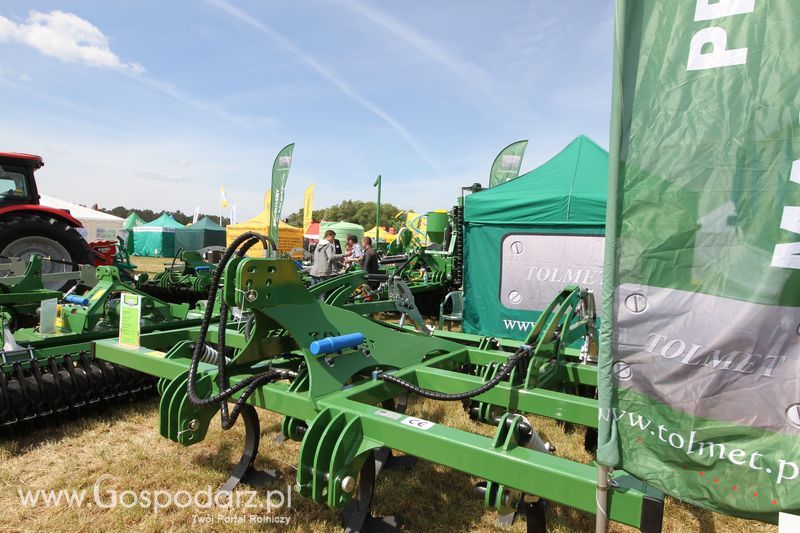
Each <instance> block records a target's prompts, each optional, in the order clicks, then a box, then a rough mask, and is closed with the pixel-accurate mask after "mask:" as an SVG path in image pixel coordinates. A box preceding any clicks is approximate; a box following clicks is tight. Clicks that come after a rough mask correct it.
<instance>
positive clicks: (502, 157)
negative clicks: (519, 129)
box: [489, 141, 528, 187]
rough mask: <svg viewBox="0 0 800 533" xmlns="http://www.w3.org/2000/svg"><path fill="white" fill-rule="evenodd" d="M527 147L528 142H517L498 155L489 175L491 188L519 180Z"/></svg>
mask: <svg viewBox="0 0 800 533" xmlns="http://www.w3.org/2000/svg"><path fill="white" fill-rule="evenodd" d="M527 147H528V141H517V142H515V143H511V144H509V145H508V146H506V147H505V148H503V149H502V150H501V151H500V153H499V154H497V157H496V158H495V159H494V163H492V170H491V173H490V174H489V187H494V186H495V185H500V184H501V183H505V182H507V181H511V180H514V179H517V176H519V169H520V168H522V158H523V157H524V156H525V148H527Z"/></svg>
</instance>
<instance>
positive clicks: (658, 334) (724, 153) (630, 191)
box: [598, 0, 800, 521]
mask: <svg viewBox="0 0 800 533" xmlns="http://www.w3.org/2000/svg"><path fill="white" fill-rule="evenodd" d="M798 22H800V2H797V1H795V0H769V1H767V0H759V1H755V0H718V1H715V2H712V1H711V0H636V1H633V0H631V1H618V2H617V33H616V41H615V48H616V50H615V56H616V57H615V72H614V93H613V94H614V99H613V111H612V112H613V118H612V131H611V154H610V165H609V181H610V189H609V197H608V216H607V220H608V227H607V232H606V246H607V247H606V253H605V261H606V264H605V269H604V271H605V277H604V284H603V311H604V316H605V317H606V319H607V320H608V318H610V327H604V328H603V332H602V346H601V360H600V443H599V444H600V447H599V450H598V459H599V461H600V462H601V463H602V464H606V465H609V466H621V467H622V468H624V469H625V470H626V471H628V472H630V473H632V474H634V475H636V476H638V477H640V478H642V479H643V480H645V481H648V482H650V483H651V484H653V485H654V486H657V487H659V488H661V489H663V490H664V491H666V492H667V493H669V494H672V495H674V496H676V497H678V498H680V499H682V500H685V501H689V502H691V503H694V504H697V505H701V506H704V507H708V508H711V509H714V510H718V511H721V512H724V513H730V514H735V515H741V516H746V517H750V518H757V519H761V520H766V521H777V517H778V512H779V511H781V510H783V511H791V512H798V511H800V255H798V254H800V162H798V159H800V76H798V74H797V71H798V66H800V38H798V33H797V24H798ZM605 324H606V326H607V325H608V324H609V322H608V321H606V322H605Z"/></svg>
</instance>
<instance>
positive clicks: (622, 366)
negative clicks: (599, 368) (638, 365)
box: [611, 361, 633, 380]
mask: <svg viewBox="0 0 800 533" xmlns="http://www.w3.org/2000/svg"><path fill="white" fill-rule="evenodd" d="M611 368H612V370H613V371H614V374H616V376H617V377H618V378H619V379H621V380H626V379H631V376H632V375H633V370H631V366H630V365H629V364H628V363H626V362H625V361H617V362H616V363H614V366H612V367H611Z"/></svg>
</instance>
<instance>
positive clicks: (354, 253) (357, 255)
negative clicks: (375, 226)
mask: <svg viewBox="0 0 800 533" xmlns="http://www.w3.org/2000/svg"><path fill="white" fill-rule="evenodd" d="M345 249H346V250H347V251H348V252H349V253H350V257H348V258H347V259H345V260H344V263H345V267H347V266H350V265H351V264H352V263H360V262H361V257H362V256H363V255H364V252H363V251H362V250H361V246H359V245H358V237H356V236H355V235H348V236H347V245H346V248H345Z"/></svg>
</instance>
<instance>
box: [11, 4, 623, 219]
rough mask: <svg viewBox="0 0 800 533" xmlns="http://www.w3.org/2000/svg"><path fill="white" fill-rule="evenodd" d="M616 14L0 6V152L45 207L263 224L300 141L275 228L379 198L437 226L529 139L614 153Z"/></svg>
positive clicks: (578, 9) (528, 8)
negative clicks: (33, 179)
mask: <svg viewBox="0 0 800 533" xmlns="http://www.w3.org/2000/svg"><path fill="white" fill-rule="evenodd" d="M612 4H613V2H612V1H611V0H605V1H599V2H598V1H592V2H587V1H585V0H564V1H559V2H552V1H545V0H532V1H526V2H518V1H513V2H512V1H508V2H483V1H480V2H479V1H467V2H455V1H452V2H450V1H440V2H366V1H363V2H362V1H361V0H329V1H305V0H293V1H272V2H266V1H261V2H255V1H251V2H244V1H242V0H207V1H203V0H196V1H188V0H170V1H169V2H164V1H163V0H162V1H151V0H121V1H114V2H105V1H81V0H77V1H70V2H45V1H42V2H39V1H25V2H22V1H15V0H5V1H4V2H3V3H2V7H0V101H1V102H2V104H0V109H2V117H3V121H4V125H3V127H2V128H0V151H22V152H29V153H36V154H40V155H42V156H43V157H44V159H45V163H46V165H45V167H44V168H43V169H42V170H41V171H40V173H39V181H40V190H41V191H42V192H43V193H45V194H50V195H53V196H57V197H61V198H63V199H66V200H71V201H76V202H80V203H85V204H93V203H95V202H97V203H99V204H100V205H102V206H104V207H113V206H116V205H120V204H123V205H127V206H129V207H142V208H151V209H154V210H174V209H181V210H183V211H185V212H191V211H192V210H194V208H195V206H200V207H201V209H203V210H204V211H206V212H211V213H216V212H217V211H218V190H219V185H220V184H224V185H225V188H226V190H227V192H228V197H229V199H230V201H231V203H235V204H237V205H238V212H239V218H240V219H242V218H247V217H249V216H252V215H254V214H256V213H257V212H258V211H259V210H260V208H261V205H262V197H263V194H264V191H265V190H266V189H267V188H268V186H269V185H268V181H269V175H270V171H271V166H272V161H273V159H274V158H275V155H276V154H277V152H278V151H279V150H280V148H282V147H283V146H284V145H285V144H287V143H289V142H295V143H296V147H295V152H294V159H293V163H292V170H291V173H290V175H289V181H288V185H287V194H286V203H285V204H284V211H283V212H284V215H287V214H288V213H290V212H292V211H294V210H296V209H298V208H300V207H301V206H302V194H303V190H304V189H305V188H306V186H308V185H309V184H311V183H315V184H316V185H317V189H316V199H315V204H316V206H318V207H325V206H327V205H331V204H334V203H337V202H339V201H341V200H343V199H362V200H371V199H374V189H373V188H372V183H373V181H374V179H375V176H376V175H378V174H382V175H383V180H384V181H383V183H384V185H383V199H384V200H385V201H387V202H392V203H394V204H396V205H398V206H400V207H402V208H413V209H415V210H419V211H423V210H427V209H434V208H448V207H450V206H451V205H453V203H454V202H455V199H456V198H457V196H458V195H459V194H460V187H461V186H463V185H468V184H471V183H473V182H475V181H480V182H482V183H484V185H485V184H486V183H487V181H488V174H489V168H490V166H491V163H492V160H493V159H494V157H495V156H496V155H497V152H498V151H499V150H500V149H501V148H503V146H505V145H507V144H508V143H510V142H513V141H516V140H519V139H529V140H530V143H529V145H528V151H527V153H526V156H525V160H524V163H523V172H524V171H527V170H529V169H531V168H534V167H535V166H537V165H538V164H540V163H542V162H544V161H546V160H547V159H549V158H550V157H551V156H552V155H554V154H555V153H556V152H558V150H560V148H561V147H563V146H564V145H566V144H567V143H568V142H569V141H570V140H572V139H573V138H574V137H575V136H577V135H578V134H581V133H584V134H587V135H589V136H590V137H592V138H593V139H594V140H595V141H597V142H598V143H599V144H601V145H602V146H607V145H608V126H609V112H610V99H611V65H612V32H613V5H612Z"/></svg>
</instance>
